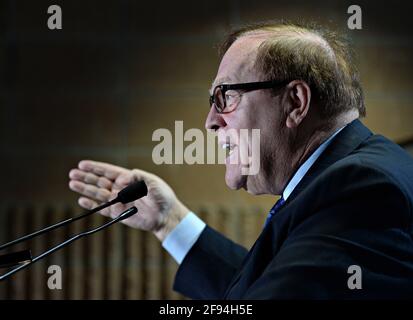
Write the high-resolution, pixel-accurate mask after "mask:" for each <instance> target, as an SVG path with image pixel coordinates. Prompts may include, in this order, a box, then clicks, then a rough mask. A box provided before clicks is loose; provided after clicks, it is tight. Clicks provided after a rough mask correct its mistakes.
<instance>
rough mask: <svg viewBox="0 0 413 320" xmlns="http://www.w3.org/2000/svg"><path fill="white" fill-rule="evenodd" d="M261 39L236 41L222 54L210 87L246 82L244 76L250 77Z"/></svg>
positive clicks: (251, 38) (250, 38)
mask: <svg viewBox="0 0 413 320" xmlns="http://www.w3.org/2000/svg"><path fill="white" fill-rule="evenodd" d="M262 41H263V39H262V38H257V37H252V36H245V37H241V38H239V39H237V40H236V41H235V42H234V43H233V44H232V45H231V47H230V48H229V49H228V50H227V52H226V53H225V54H224V56H223V58H222V60H221V63H220V65H219V68H218V73H217V76H216V78H215V80H214V82H213V83H212V87H214V86H216V85H219V84H222V83H235V82H247V81H250V80H249V79H246V78H245V76H246V75H251V73H252V72H251V71H252V70H253V66H254V62H255V57H256V53H257V48H258V47H259V45H260V44H261V43H262Z"/></svg>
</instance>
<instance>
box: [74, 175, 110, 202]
mask: <svg viewBox="0 0 413 320" xmlns="http://www.w3.org/2000/svg"><path fill="white" fill-rule="evenodd" d="M69 188H70V189H71V190H73V191H75V192H77V193H80V194H82V195H84V196H86V197H88V198H92V199H94V200H99V201H102V202H107V201H109V200H110V199H111V198H112V193H111V192H110V191H109V190H107V189H102V188H97V187H96V186H93V185H90V184H85V183H83V182H81V181H76V180H72V181H70V182H69Z"/></svg>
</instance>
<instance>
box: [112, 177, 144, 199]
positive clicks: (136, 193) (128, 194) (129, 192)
mask: <svg viewBox="0 0 413 320" xmlns="http://www.w3.org/2000/svg"><path fill="white" fill-rule="evenodd" d="M147 194H148V188H147V187H146V183H145V182H144V181H143V180H141V181H135V182H133V183H131V184H130V185H128V186H127V187H126V188H124V189H122V190H121V191H119V193H118V197H117V200H119V201H120V202H122V203H128V202H132V201H135V200H137V199H139V198H142V197H144V196H146V195H147Z"/></svg>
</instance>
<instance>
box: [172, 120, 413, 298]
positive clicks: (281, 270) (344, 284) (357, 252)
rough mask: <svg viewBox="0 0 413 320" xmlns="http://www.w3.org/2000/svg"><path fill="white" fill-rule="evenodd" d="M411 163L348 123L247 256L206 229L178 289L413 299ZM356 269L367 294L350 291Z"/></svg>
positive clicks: (226, 294)
mask: <svg viewBox="0 0 413 320" xmlns="http://www.w3.org/2000/svg"><path fill="white" fill-rule="evenodd" d="M412 208H413V159H412V158H411V157H410V155H408V154H407V153H406V152H405V151H404V150H403V149H401V148H400V147H399V146H397V145H396V144H394V143H392V142H391V141H389V140H387V139H386V138H384V137H382V136H379V135H373V134H372V133H371V132H370V131H369V130H368V129H367V128H366V127H365V126H364V125H363V124H362V123H361V122H360V121H359V120H355V121H353V122H352V123H350V124H349V125H348V126H346V127H345V128H344V129H343V130H342V131H341V132H340V133H339V134H338V135H337V136H336V137H335V138H334V139H333V141H332V143H331V144H330V145H329V146H328V147H327V149H326V150H325V151H324V152H323V154H322V155H321V156H320V158H319V159H318V160H317V161H316V162H315V163H314V165H313V166H312V168H311V169H310V170H309V172H308V173H307V174H306V175H305V176H304V178H303V179H302V180H301V182H300V183H299V184H298V185H297V187H296V189H295V190H294V191H293V193H292V194H291V196H290V197H289V198H288V200H287V201H286V203H285V205H284V206H283V207H282V208H281V210H279V211H278V212H277V213H276V215H275V216H274V218H273V219H272V221H271V223H270V225H269V226H268V227H267V228H265V229H264V230H263V232H262V233H261V235H260V236H259V238H258V240H257V241H256V243H255V244H254V246H253V247H252V249H251V250H250V251H249V252H247V250H246V249H245V248H243V247H241V246H239V245H237V244H235V243H233V242H232V241H231V240H229V239H227V238H225V237H224V236H222V235H221V234H219V233H218V232H216V231H214V230H213V229H211V228H209V227H206V229H205V230H204V231H203V232H202V234H201V236H200V237H199V239H198V240H197V242H196V243H195V244H194V246H193V247H192V249H191V250H190V251H189V253H188V255H187V256H186V257H185V259H184V260H183V262H182V264H181V265H180V267H179V269H178V272H177V275H176V278H175V283H174V289H175V290H177V291H179V292H181V293H183V294H184V295H186V296H189V297H191V298H195V299H221V298H226V299H343V298H344V299H348V298H349V299H366V298H367V299H375V298H413V239H412ZM351 265H357V266H359V267H360V268H361V275H362V277H361V284H362V288H361V289H353V290H351V289H349V287H348V279H349V277H350V276H352V273H348V268H349V266H351Z"/></svg>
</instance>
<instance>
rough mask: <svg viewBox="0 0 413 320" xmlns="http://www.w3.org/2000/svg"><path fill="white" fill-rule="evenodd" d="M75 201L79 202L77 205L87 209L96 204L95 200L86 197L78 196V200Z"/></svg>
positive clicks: (94, 206)
mask: <svg viewBox="0 0 413 320" xmlns="http://www.w3.org/2000/svg"><path fill="white" fill-rule="evenodd" d="M77 203H78V204H79V206H81V207H82V208H85V209H87V210H91V209H93V208H96V207H97V206H98V203H97V202H96V201H94V200H92V199H89V198H86V197H80V198H79V200H77Z"/></svg>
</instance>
